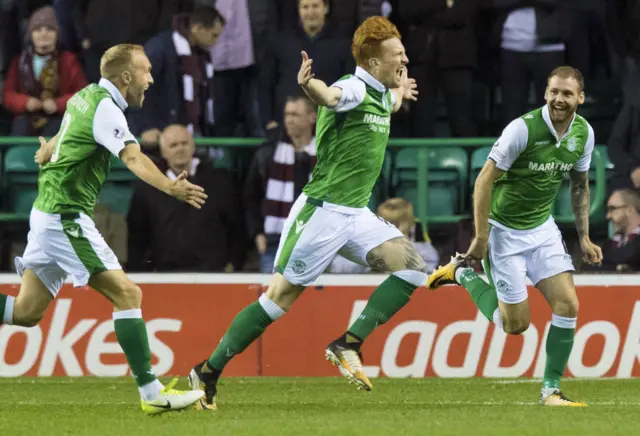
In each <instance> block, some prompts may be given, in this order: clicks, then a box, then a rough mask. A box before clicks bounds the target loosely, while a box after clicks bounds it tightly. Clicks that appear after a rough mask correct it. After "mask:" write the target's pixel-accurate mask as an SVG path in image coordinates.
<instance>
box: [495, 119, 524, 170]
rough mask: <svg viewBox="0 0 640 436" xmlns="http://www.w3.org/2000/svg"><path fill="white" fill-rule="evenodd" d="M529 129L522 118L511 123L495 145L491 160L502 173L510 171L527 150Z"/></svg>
mask: <svg viewBox="0 0 640 436" xmlns="http://www.w3.org/2000/svg"><path fill="white" fill-rule="evenodd" d="M528 141H529V129H528V128H527V123H525V122H524V120H523V119H522V118H516V119H515V120H513V121H511V122H510V123H509V125H508V126H507V127H505V129H504V130H503V131H502V135H500V138H498V140H497V141H496V143H495V144H493V148H492V149H491V152H490V153H489V159H491V160H492V161H494V162H495V163H496V167H497V168H499V169H501V170H502V171H509V168H511V165H513V163H514V162H515V161H516V159H518V156H520V154H521V153H522V152H523V151H524V149H525V148H527V142H528Z"/></svg>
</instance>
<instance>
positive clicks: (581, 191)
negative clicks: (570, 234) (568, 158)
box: [569, 170, 602, 264]
mask: <svg viewBox="0 0 640 436" xmlns="http://www.w3.org/2000/svg"><path fill="white" fill-rule="evenodd" d="M569 178H570V179H571V207H572V209H573V215H574V216H575V218H576V230H577V232H578V238H579V240H580V247H581V249H582V253H583V254H584V258H585V260H586V261H587V262H589V263H593V264H597V263H600V262H601V261H602V250H600V247H598V246H597V245H595V244H593V243H592V242H591V238H590V237H589V209H590V206H591V199H590V192H589V172H588V171H575V170H574V171H570V172H569Z"/></svg>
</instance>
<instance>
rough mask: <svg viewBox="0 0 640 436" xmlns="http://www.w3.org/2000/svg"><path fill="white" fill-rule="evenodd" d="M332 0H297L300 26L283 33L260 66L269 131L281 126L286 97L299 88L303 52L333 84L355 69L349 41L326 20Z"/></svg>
mask: <svg viewBox="0 0 640 436" xmlns="http://www.w3.org/2000/svg"><path fill="white" fill-rule="evenodd" d="M328 1H329V0H298V13H299V15H300V25H298V26H296V27H294V28H291V29H285V30H283V31H282V32H280V33H279V34H278V35H277V36H276V38H275V40H273V41H271V43H270V44H269V51H268V52H267V54H266V56H265V60H264V63H263V65H261V74H260V88H259V92H260V111H261V114H262V119H263V122H264V126H265V129H266V130H271V129H274V128H276V127H278V125H279V123H280V121H281V119H282V114H283V111H284V103H285V100H286V98H287V96H290V95H295V94H297V93H298V91H299V87H298V80H297V77H298V70H299V69H300V52H301V51H302V50H305V51H306V52H307V53H308V54H309V58H312V59H313V71H314V73H315V75H316V77H317V78H318V79H322V80H324V81H325V82H326V83H333V82H335V81H336V80H338V79H339V78H340V77H342V76H343V75H345V74H351V73H352V72H353V70H354V68H355V65H354V62H353V57H352V56H351V51H350V42H349V40H347V39H345V38H340V37H339V36H336V34H335V31H334V29H333V27H332V26H331V25H329V24H328V23H327V21H326V20H327V14H328V13H329V7H328Z"/></svg>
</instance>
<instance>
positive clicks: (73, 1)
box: [53, 0, 193, 82]
mask: <svg viewBox="0 0 640 436" xmlns="http://www.w3.org/2000/svg"><path fill="white" fill-rule="evenodd" d="M53 5H54V7H55V8H56V12H57V14H58V19H59V20H60V21H61V22H62V23H64V24H63V25H62V27H63V33H62V35H61V39H62V40H63V42H64V44H65V47H66V48H67V49H68V50H72V51H76V52H81V53H82V58H83V60H84V66H85V70H86V73H87V77H88V78H89V81H90V82H97V81H98V80H99V79H100V58H101V57H102V54H103V53H104V52H105V51H106V50H107V49H108V48H109V47H112V46H114V45H117V44H122V43H131V44H141V45H142V44H145V43H146V42H147V41H148V40H149V39H151V38H152V37H153V36H154V35H156V34H157V33H159V32H163V31H165V30H167V29H169V28H170V27H171V17H172V16H173V14H175V13H178V12H181V11H189V12H191V11H192V10H193V1H192V0H181V1H179V2H176V1H174V0H135V1H132V0H54V1H53ZM113 11H118V13H113Z"/></svg>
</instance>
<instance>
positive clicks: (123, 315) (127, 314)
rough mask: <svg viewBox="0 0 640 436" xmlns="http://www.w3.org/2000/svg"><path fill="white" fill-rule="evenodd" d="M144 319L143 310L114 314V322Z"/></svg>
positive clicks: (121, 311) (122, 311) (123, 311)
mask: <svg viewBox="0 0 640 436" xmlns="http://www.w3.org/2000/svg"><path fill="white" fill-rule="evenodd" d="M136 318H142V309H130V310H120V311H118V312H113V320H114V321H115V320H116V319H136Z"/></svg>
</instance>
